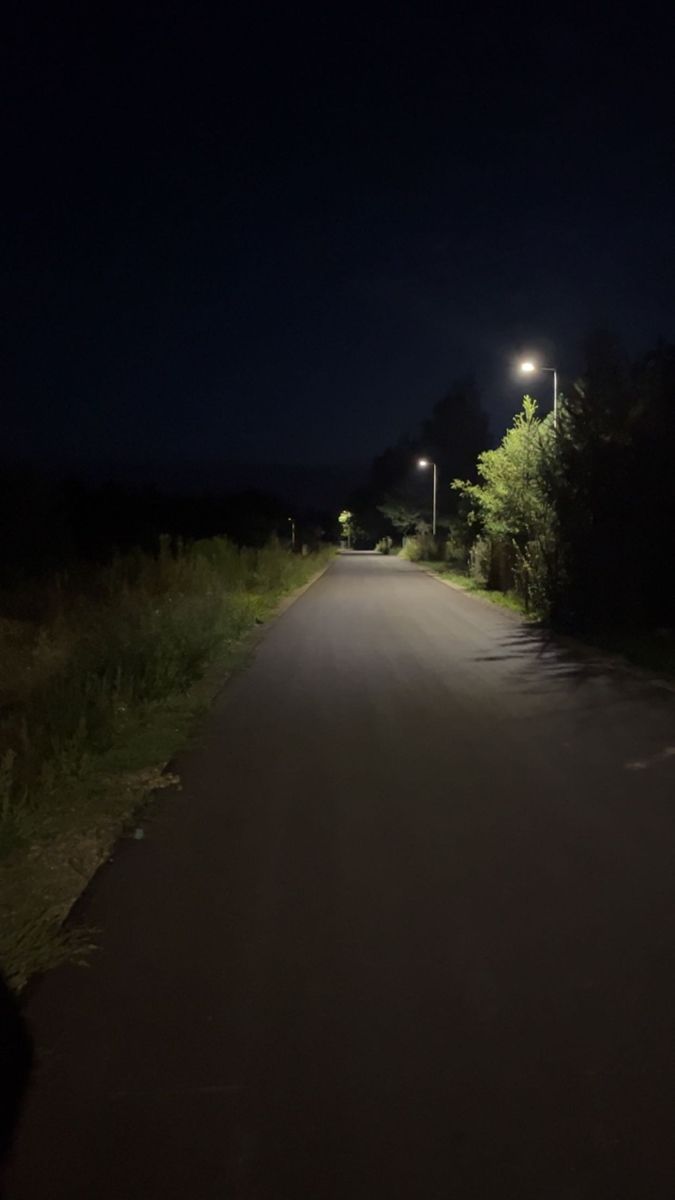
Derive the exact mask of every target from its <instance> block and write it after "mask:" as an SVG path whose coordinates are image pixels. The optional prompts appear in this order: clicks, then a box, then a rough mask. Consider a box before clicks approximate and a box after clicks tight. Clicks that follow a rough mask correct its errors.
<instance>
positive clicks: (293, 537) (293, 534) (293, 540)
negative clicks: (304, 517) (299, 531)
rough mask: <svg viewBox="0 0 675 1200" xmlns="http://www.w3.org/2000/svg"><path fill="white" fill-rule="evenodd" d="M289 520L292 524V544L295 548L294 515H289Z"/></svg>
mask: <svg viewBox="0 0 675 1200" xmlns="http://www.w3.org/2000/svg"><path fill="white" fill-rule="evenodd" d="M288 520H289V523H290V526H291V546H292V547H293V549H294V550H295V521H294V520H293V518H292V517H289V518H288Z"/></svg>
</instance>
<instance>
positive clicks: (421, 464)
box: [417, 458, 437, 537]
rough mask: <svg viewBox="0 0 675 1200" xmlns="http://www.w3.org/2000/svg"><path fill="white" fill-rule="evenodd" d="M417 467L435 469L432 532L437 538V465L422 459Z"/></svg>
mask: <svg viewBox="0 0 675 1200" xmlns="http://www.w3.org/2000/svg"><path fill="white" fill-rule="evenodd" d="M417 465H418V467H433V468H434V507H433V510H432V512H433V515H432V518H431V532H432V534H433V536H434V537H436V483H437V472H436V463H435V462H431V461H430V460H429V459H428V458H420V459H419V460H418V462H417Z"/></svg>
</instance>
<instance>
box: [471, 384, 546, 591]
mask: <svg viewBox="0 0 675 1200" xmlns="http://www.w3.org/2000/svg"><path fill="white" fill-rule="evenodd" d="M554 437H555V435H554V431H553V425H552V421H551V418H550V417H545V418H544V419H543V420H542V419H540V418H539V417H538V416H537V403H536V401H535V400H533V399H532V398H531V397H530V396H525V397H524V399H523V407H522V410H521V411H520V412H519V413H517V414H516V416H515V418H514V420H513V424H512V426H511V428H510V429H509V430H507V432H506V434H505V435H504V437H503V438H502V441H501V444H500V445H499V446H498V447H497V449H496V450H484V451H483V453H482V454H480V455H479V457H478V475H479V477H480V480H481V482H479V483H471V482H468V481H466V480H460V479H456V480H455V481H454V483H453V488H454V489H455V491H456V492H458V493H459V494H460V495H461V496H464V497H466V498H467V499H468V500H469V502H470V504H471V509H472V512H471V515H470V518H469V519H470V520H472V522H473V524H474V525H475V527H476V529H477V530H480V531H481V532H483V533H484V534H485V535H487V537H488V538H489V539H490V540H491V542H492V544H493V547H494V546H498V545H506V546H508V547H509V548H510V550H511V551H512V554H513V563H514V576H515V583H516V587H517V589H518V591H519V592H520V594H521V596H522V598H523V599H524V600H525V602H526V604H527V605H528V606H529V607H534V608H537V609H542V608H545V607H547V605H548V596H549V591H550V586H551V577H552V575H553V574H554V573H555V570H556V553H555V550H556V542H555V511H554V508H553V504H552V502H551V498H550V495H549V487H548V471H549V470H550V469H551V462H552V458H553V452H554Z"/></svg>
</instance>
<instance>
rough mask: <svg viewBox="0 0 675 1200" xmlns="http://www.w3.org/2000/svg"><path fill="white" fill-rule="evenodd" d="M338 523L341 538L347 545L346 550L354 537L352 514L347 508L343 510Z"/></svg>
mask: <svg viewBox="0 0 675 1200" xmlns="http://www.w3.org/2000/svg"><path fill="white" fill-rule="evenodd" d="M338 521H339V522H340V529H341V532H342V537H343V539H344V540H345V541H346V543H347V549H349V548H350V547H351V544H352V538H353V537H354V514H353V513H352V512H350V511H349V509H348V508H343V510H342V512H341V513H340V515H339V517H338Z"/></svg>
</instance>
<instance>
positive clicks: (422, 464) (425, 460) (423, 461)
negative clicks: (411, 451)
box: [417, 458, 429, 467]
mask: <svg viewBox="0 0 675 1200" xmlns="http://www.w3.org/2000/svg"><path fill="white" fill-rule="evenodd" d="M417 465H418V467H428V466H429V459H428V458H418V460H417Z"/></svg>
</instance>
